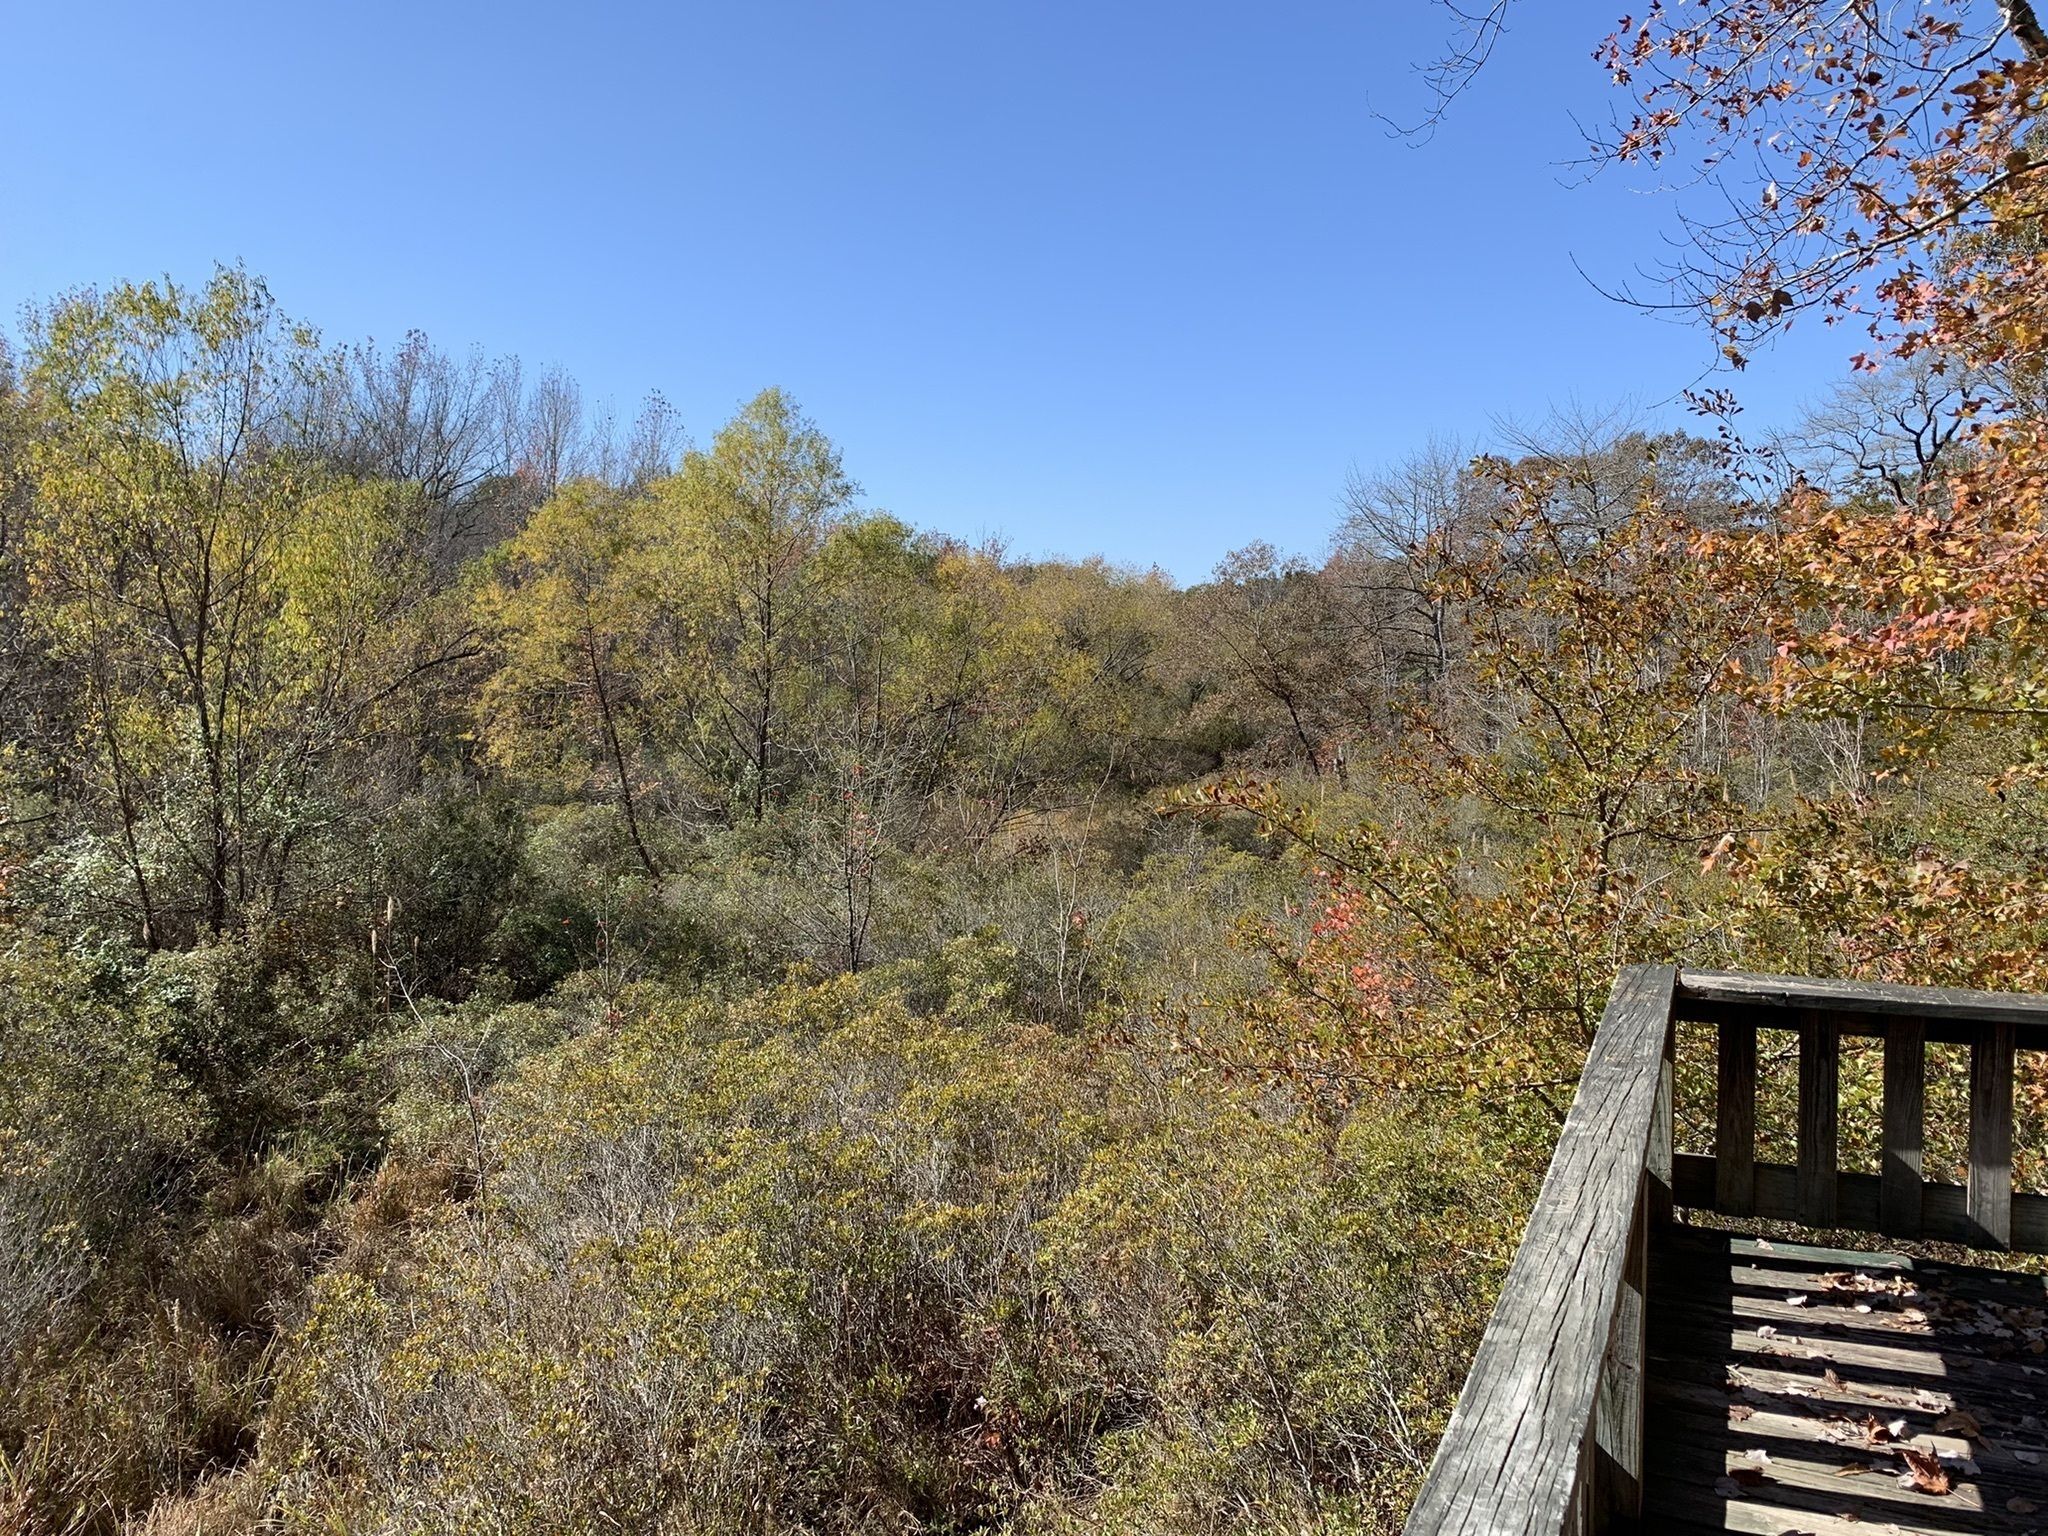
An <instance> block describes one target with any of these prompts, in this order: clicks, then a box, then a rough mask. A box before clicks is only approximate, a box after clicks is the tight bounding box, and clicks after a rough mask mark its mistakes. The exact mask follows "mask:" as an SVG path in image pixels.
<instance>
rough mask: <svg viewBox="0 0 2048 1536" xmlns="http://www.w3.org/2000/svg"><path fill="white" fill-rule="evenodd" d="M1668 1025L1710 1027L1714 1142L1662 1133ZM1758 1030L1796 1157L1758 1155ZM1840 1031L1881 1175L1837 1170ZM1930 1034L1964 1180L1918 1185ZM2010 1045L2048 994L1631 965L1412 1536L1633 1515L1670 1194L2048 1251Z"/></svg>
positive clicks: (2040, 1021)
mask: <svg viewBox="0 0 2048 1536" xmlns="http://www.w3.org/2000/svg"><path fill="white" fill-rule="evenodd" d="M1679 1020H1684V1021H1689V1022H1694V1023H1699V1024H1706V1025H1711V1026H1714V1027H1715V1029H1716V1041H1717V1044H1716V1070H1715V1084H1716V1095H1715V1106H1714V1117H1713V1118H1714V1125H1715V1137H1714V1148H1715V1149H1714V1152H1713V1154H1712V1155H1708V1156H1701V1155H1688V1154H1676V1155H1674V1151H1673V1147H1672V1066H1673V1059H1672V1057H1673V1049H1674V1040H1675V1023H1676V1021H1679ZM1760 1029H1772V1030H1792V1031H1796V1033H1797V1036H1798V1041H1799V1095H1798V1131H1797V1148H1798V1153H1797V1161H1796V1162H1795V1163H1793V1164H1778V1163H1767V1162H1758V1161H1757V1158H1756V1144H1757V1141H1756V1134H1757V1053H1758V1031H1759V1030H1760ZM1845 1036H1874V1037H1876V1038H1880V1039H1882V1040H1883V1041H1884V1117H1883V1118H1884V1158H1883V1164H1882V1170H1883V1171H1882V1172H1881V1173H1880V1174H1858V1173H1847V1172H1843V1171H1842V1170H1841V1169H1840V1168H1839V1167H1838V1162H1839V1157H1840V1152H1839V1142H1840V1127H1839V1109H1838V1106H1839V1102H1840V1086H1841V1085H1840V1070H1841V1069H1840V1059H1841V1042H1842V1039H1843V1038H1844V1037H1845ZM1930 1042H1946V1043H1952V1044H1963V1045H1967V1046H1969V1048H1970V1095H1969V1103H1970V1111H1969V1117H1970V1129H1969V1147H1970V1151H1969V1177H1968V1181H1967V1183H1966V1184H1962V1185H1956V1184H1949V1183H1942V1182H1938V1181H1929V1180H1927V1179H1926V1178H1925V1171H1924V1151H1925V1130H1924V1120H1925V1105H1926V1093H1925V1084H1926V1052H1927V1046H1928V1044H1929V1043H1930ZM2022 1049H2048V998H2036V997H2014V996H2007V995H2002V994H1996V993H1985V992H1953V991H1945V990H1940V989H1936V988H1930V987H1889V986H1873V985H1863V984H1857V983H1848V982H1829V981H1809V980H1803V979H1797V978H1790V977H1778V976H1737V975H1727V974H1720V973H1712V972H1698V971H1693V972H1682V973H1681V972H1678V971H1676V970H1674V969H1673V968H1671V967H1669V966H1631V967H1629V968H1627V969H1625V970H1624V971H1623V972H1622V973H1621V975H1620V977H1619V978H1618V979H1617V980H1616V982H1615V986H1614V991H1613V993H1612V994H1611V996H1610V998H1609V1001H1608V1005H1607V1011H1606V1013H1605V1015H1604V1016H1603V1018H1602V1020H1601V1023H1600V1029H1599V1033H1598V1035H1597V1036H1596V1037H1595V1039H1594V1042H1593V1049H1592V1052H1591V1054H1590V1055H1589V1057H1588V1058H1587V1061H1586V1068H1585V1072H1584V1074H1583V1075H1582V1076H1581V1078H1580V1080H1579V1089H1578V1095H1577V1097H1576V1098H1575V1099H1574V1101H1573V1104H1572V1109H1571V1114H1570V1115H1569V1116H1568V1117H1567V1119H1566V1121H1565V1126H1564V1131H1563V1133H1562V1135H1561V1136H1560V1137H1559V1139H1558V1144H1557V1150H1556V1152H1555V1154H1554V1155H1553V1156H1552V1158H1551V1163H1550V1170H1549V1172H1548V1173H1547V1174H1546V1175H1545V1177H1544V1181H1543V1188H1542V1191H1541V1192H1540V1193H1539V1195H1538V1196H1537V1200H1536V1206H1535V1209H1534V1210H1533V1211H1532V1212H1531V1213H1530V1217H1529V1226H1528V1230H1527V1231H1526V1233H1525V1234H1524V1236H1523V1239H1522V1244H1521V1247H1520V1248H1519V1249H1518V1250H1517V1252H1516V1255H1515V1261H1514V1263H1513V1265H1512V1266H1511V1267H1510V1268H1509V1270H1508V1276H1507V1281H1506V1283H1505V1285H1504V1286H1503V1287H1502V1290H1501V1295H1500V1301H1499V1303H1498V1304H1497V1305H1496V1306H1495V1308H1494V1311H1493V1316H1492V1319H1491V1320H1490V1321H1489V1322H1488V1324H1487V1328H1486V1333H1485V1335H1484V1337H1483V1338H1482V1339H1481V1341H1480V1345H1479V1350H1478V1353H1477V1354H1476V1355H1475V1356H1474V1358H1473V1362H1472V1370H1471V1373H1470V1375H1469V1376H1468V1377H1467V1378H1466V1382H1465V1390H1464V1392H1463V1393H1462V1394H1461V1395H1460V1397H1459V1401H1458V1406H1457V1410H1456V1412H1455V1413H1454V1414H1453V1415H1452V1417H1451V1422H1450V1425H1449V1427H1448V1428H1447V1429H1446V1430H1445V1432H1444V1438H1443V1441H1442V1443H1441V1444H1440V1445H1439V1447H1438V1449H1437V1454H1436V1459H1435V1461H1434V1462H1433V1463H1432V1465H1431V1467H1430V1472H1429V1476H1428V1478H1427V1479H1426V1481H1425V1482H1424V1484H1423V1487H1422V1491H1421V1493H1420V1494H1419V1495H1418V1497H1417V1499H1416V1502H1415V1507H1414V1509H1413V1511H1412V1512H1411V1513H1410V1515H1409V1518H1408V1525H1407V1536H1482V1533H1483V1536H1515V1533H1519V1536H1578V1533H1591V1532H1600V1531H1605V1530H1607V1529H1610V1528H1612V1527H1615V1526H1625V1525H1628V1524H1630V1523H1632V1522H1633V1521H1635V1520H1636V1519H1638V1518H1639V1517H1640V1515H1641V1512H1642V1477H1643V1465H1644V1463H1643V1400H1644V1399H1643V1386H1644V1371H1645V1368H1646V1364H1647V1358H1646V1353H1645V1332H1644V1317H1645V1312H1646V1308H1647V1305H1648V1299H1649V1298H1648V1296H1647V1295H1646V1289H1647V1274H1648V1262H1647V1256H1648V1251H1649V1246H1650V1244H1651V1242H1652V1241H1653V1240H1654V1239H1655V1235H1656V1233H1657V1231H1658V1229H1659V1228H1661V1227H1662V1226H1664V1225H1665V1224H1667V1223H1668V1222H1669V1220H1670V1218H1671V1214H1672V1210H1673V1208H1674V1206H1686V1207H1691V1208H1694V1209H1698V1210H1708V1211H1715V1212H1718V1213H1721V1214H1724V1215H1728V1216H1736V1217H1758V1218H1768V1219H1778V1220H1785V1221H1793V1222H1798V1223H1801V1224H1803V1225H1806V1226H1811V1227H1817V1228H1822V1229H1827V1230H1843V1229H1848V1230H1857V1231H1870V1232H1882V1233H1885V1234H1887V1235H1889V1236H1893V1237H1901V1238H1936V1239H1945V1240H1950V1241H1956V1242H1962V1243H1966V1244H1969V1245H1971V1246H1974V1247H1982V1248H1995V1249H2005V1248H2021V1249H2027V1250H2030V1251H2035V1252H2048V1196H2041V1195H2031V1194H2018V1195H2016V1194H2014V1193H2013V1188H2012V1142H2013V1061H2014V1053H2015V1051H2017V1050H2022Z"/></svg>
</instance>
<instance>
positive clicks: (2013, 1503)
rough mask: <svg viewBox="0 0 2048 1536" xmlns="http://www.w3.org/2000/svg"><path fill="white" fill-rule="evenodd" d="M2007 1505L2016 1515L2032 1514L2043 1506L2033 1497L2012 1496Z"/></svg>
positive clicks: (2006, 1502)
mask: <svg viewBox="0 0 2048 1536" xmlns="http://www.w3.org/2000/svg"><path fill="white" fill-rule="evenodd" d="M2005 1507H2006V1508H2007V1509H2009V1510H2011V1511H2012V1512H2013V1513H2014V1514H2016V1515H2031V1514H2032V1513H2033V1512H2034V1511H2035V1510H2037V1509H2039V1508H2040V1507H2041V1506H2040V1505H2038V1504H2036V1503H2035V1502H2034V1501H2033V1500H2032V1499H2023V1498H2010V1499H2007V1500H2006V1501H2005Z"/></svg>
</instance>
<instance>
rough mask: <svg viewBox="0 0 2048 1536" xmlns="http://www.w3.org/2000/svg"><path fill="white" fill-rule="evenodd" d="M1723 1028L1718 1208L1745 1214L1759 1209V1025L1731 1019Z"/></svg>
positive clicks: (1716, 1121)
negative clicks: (1757, 1140)
mask: <svg viewBox="0 0 2048 1536" xmlns="http://www.w3.org/2000/svg"><path fill="white" fill-rule="evenodd" d="M1719 1033H1720V1044H1719V1046H1718V1047H1717V1051H1716V1058H1715V1059H1716V1064H1717V1066H1718V1069H1719V1070H1718V1072H1717V1076H1718V1077H1719V1079H1720V1082H1719V1087H1718V1089H1717V1092H1716V1103H1715V1109H1714V1209H1715V1210H1717V1211H1719V1212H1721V1213H1722V1214H1723V1215H1724V1216H1747V1215H1749V1214H1750V1213H1751V1212H1752V1211H1754V1210H1755V1209H1756V1026H1755V1025H1754V1024H1735V1023H1727V1024H1723V1025H1722V1026H1721V1028H1720V1032H1719Z"/></svg>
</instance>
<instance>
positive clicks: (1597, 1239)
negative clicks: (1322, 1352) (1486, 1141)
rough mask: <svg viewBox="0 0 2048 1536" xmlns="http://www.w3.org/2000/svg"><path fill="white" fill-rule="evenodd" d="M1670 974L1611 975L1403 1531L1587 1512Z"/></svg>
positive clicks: (1495, 1527) (1494, 1535)
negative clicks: (1559, 1127)
mask: <svg viewBox="0 0 2048 1536" xmlns="http://www.w3.org/2000/svg"><path fill="white" fill-rule="evenodd" d="M1675 977H1676V973H1675V971H1674V970H1673V969H1672V968H1671V967H1669V966H1630V967H1628V968H1627V969H1626V970H1624V971H1623V972H1622V973H1621V975H1620V977H1619V978H1617V980H1616V982H1615V985H1614V990H1613V992H1612V994H1611V995H1610V997H1609V999H1608V1004H1607V1012H1606V1014H1605V1016H1604V1017H1603V1018H1602V1020H1601V1025H1600V1030H1599V1033H1598V1035H1597V1036H1596V1037H1595V1039H1594V1041H1593V1049H1592V1052H1591V1054H1590V1055H1589V1056H1588V1058H1587V1061H1586V1069H1585V1072H1584V1074H1583V1075H1582V1076H1581V1077H1580V1079H1579V1091H1578V1095H1577V1097H1576V1098H1575V1099H1574V1101H1573V1103H1572V1110H1571V1114H1570V1115H1569V1116H1568V1117H1567V1119H1566V1121H1565V1126H1564V1131H1563V1133H1562V1134H1561V1135H1560V1136H1559V1138H1558V1143H1557V1150H1556V1152H1555V1154H1554V1155H1553V1156H1552V1157H1551V1160H1550V1169H1549V1172H1548V1173H1547V1174H1546V1175H1545V1176H1544V1180H1543V1188H1542V1191H1541V1193H1540V1194H1539V1195H1538V1196H1537V1200H1536V1208H1535V1210H1534V1211H1533V1212H1532V1213H1531V1215H1530V1218H1529V1227H1528V1230H1527V1232H1526V1233H1525V1235H1524V1236H1523V1239H1522V1245H1521V1248H1520V1249H1519V1250H1518V1251H1517V1253H1516V1255H1515V1261H1514V1264H1513V1265H1512V1266H1511V1267H1510V1269H1509V1271H1508V1277H1507V1282H1506V1284H1505V1285H1504V1286H1503V1287H1502V1290H1501V1296H1500V1301H1499V1302H1498V1304H1496V1306H1495V1307H1494V1311H1493V1317H1492V1319H1491V1321H1490V1322H1489V1323H1488V1324H1487V1329H1486V1333H1485V1336H1484V1337H1483V1338H1482V1339H1481V1340H1480V1344H1479V1351H1478V1354H1477V1355H1476V1357H1475V1358H1474V1360H1473V1362H1472V1370H1471V1373H1470V1375H1468V1376H1467V1377H1466V1380H1465V1389H1464V1391H1463V1393H1462V1394H1461V1395H1460V1397H1459V1400H1458V1406H1457V1410H1456V1412H1454V1413H1453V1414H1452V1416H1451V1422H1450V1426H1449V1428H1448V1429H1446V1430H1445V1432H1444V1438H1443V1440H1442V1442H1441V1444H1440V1445H1439V1446H1438V1448H1437V1454H1436V1459H1435V1461H1434V1462H1433V1463H1432V1464H1431V1467H1430V1473H1429V1476H1428V1478H1427V1479H1426V1480H1425V1481H1424V1483H1423V1486H1422V1491H1421V1493H1420V1494H1419V1495H1418V1497H1417V1499H1416V1501H1415V1506H1414V1509H1413V1510H1412V1511H1411V1513H1410V1514H1409V1517H1408V1524H1407V1531H1408V1532H1409V1533H1410V1536H1558V1533H1560V1532H1561V1531H1564V1530H1566V1529H1567V1528H1568V1527H1569V1526H1570V1525H1571V1524H1572V1523H1573V1522H1574V1521H1578V1522H1585V1521H1587V1520H1588V1519H1589V1518H1590V1517H1591V1515H1592V1512H1593V1507H1594V1500H1593V1490H1592V1489H1590V1488H1588V1487H1587V1486H1586V1477H1585V1474H1586V1472H1587V1470H1588V1468H1589V1462H1590V1459H1591V1456H1592V1455H1593V1447H1592V1445H1591V1443H1590V1442H1592V1441H1593V1440H1594V1438H1595V1436H1594V1425H1595V1417H1596V1412H1597V1407H1598V1403H1599V1398H1600V1394H1601V1390H1602V1387H1603V1384H1604V1383H1605V1382H1606V1381H1607V1380H1608V1373H1609V1356H1610V1345H1611V1344H1612V1343H1613V1341H1614V1339H1615V1336H1616V1332H1617V1324H1618V1323H1619V1322H1620V1321H1621V1320H1622V1318H1623V1314H1624V1308H1625V1300H1624V1296H1623V1292H1624V1289H1625V1285H1624V1282H1625V1280H1626V1278H1627V1267H1628V1260H1629V1256H1630V1249H1631V1247H1632V1244H1631V1242H1630V1237H1631V1235H1632V1233H1633V1231H1634V1228H1635V1226H1636V1223H1637V1221H1638V1219H1639V1212H1640V1205H1641V1195H1642V1188H1643V1183H1644V1177H1643V1176H1644V1171H1645V1169H1646V1167H1647V1165H1648V1158H1649V1147H1650V1134H1651V1126H1652V1123H1653V1121H1654V1119H1655V1116H1656V1105H1657V1095H1658V1088H1659V1084H1660V1082H1661V1079H1662V1071H1661V1067H1662V1063H1663V1056H1664V1042H1665V1040H1666V1038H1667V1036H1668V1033H1669V1030H1670V1027H1671V997H1672V988H1673V984H1674V981H1675ZM1639 1365H1640V1363H1639V1362H1638V1366H1639Z"/></svg>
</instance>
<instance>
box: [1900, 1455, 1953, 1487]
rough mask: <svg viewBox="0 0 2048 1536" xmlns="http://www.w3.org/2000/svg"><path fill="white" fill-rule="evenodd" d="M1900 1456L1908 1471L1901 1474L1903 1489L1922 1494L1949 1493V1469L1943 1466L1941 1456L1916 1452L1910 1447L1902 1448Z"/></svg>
mask: <svg viewBox="0 0 2048 1536" xmlns="http://www.w3.org/2000/svg"><path fill="white" fill-rule="evenodd" d="M1899 1455H1900V1457H1901V1458H1902V1459H1903V1460H1904V1461H1905V1463H1906V1470H1905V1471H1903V1472H1901V1473H1900V1474H1899V1486H1900V1487H1901V1488H1912V1489H1916V1490H1918V1491H1919V1492H1921V1493H1947V1492H1948V1491H1949V1487H1950V1484H1949V1480H1948V1469H1947V1468H1946V1467H1944V1466H1942V1464H1941V1458H1940V1457H1939V1456H1936V1455H1935V1454H1934V1453H1933V1452H1931V1451H1921V1450H1915V1449H1914V1448H1913V1447H1912V1446H1910V1445H1902V1446H1900V1447H1899Z"/></svg>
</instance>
